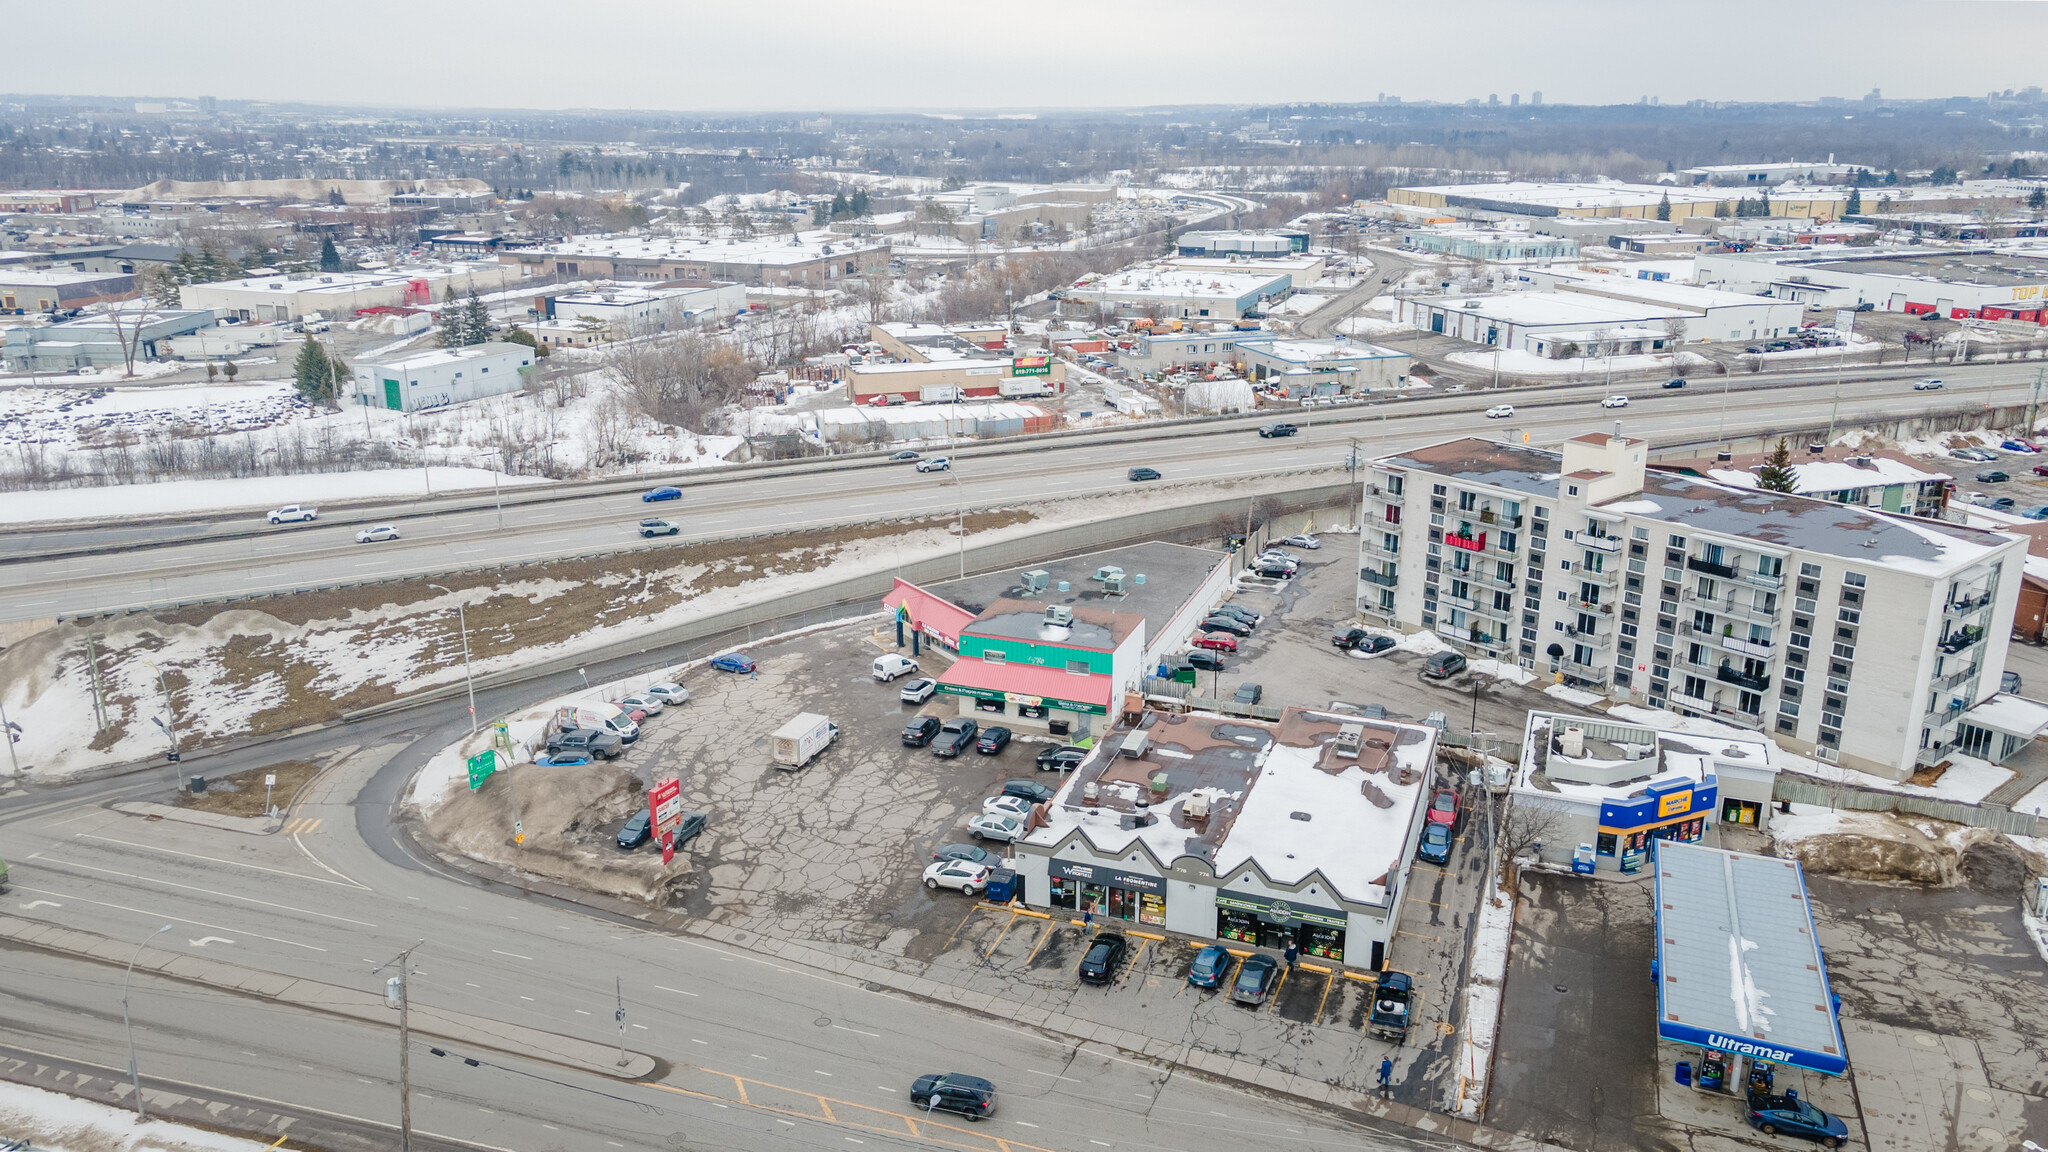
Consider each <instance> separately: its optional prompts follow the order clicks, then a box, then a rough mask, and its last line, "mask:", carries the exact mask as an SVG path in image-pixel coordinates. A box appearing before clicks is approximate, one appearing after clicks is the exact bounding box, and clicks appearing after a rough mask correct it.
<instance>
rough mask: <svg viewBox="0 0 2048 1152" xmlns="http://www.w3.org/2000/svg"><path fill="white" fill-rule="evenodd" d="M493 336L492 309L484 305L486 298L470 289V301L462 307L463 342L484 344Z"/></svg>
mask: <svg viewBox="0 0 2048 1152" xmlns="http://www.w3.org/2000/svg"><path fill="white" fill-rule="evenodd" d="M490 338H491V310H490V309H489V308H488V307H486V306H485V305H484V298H483V297H481V296H479V295H477V294H476V289H474V288H471V289H470V290H469V302H468V303H467V304H465V305H464V306H463V309H462V342H463V343H464V344H482V343H485V342H487V341H489V340H490Z"/></svg>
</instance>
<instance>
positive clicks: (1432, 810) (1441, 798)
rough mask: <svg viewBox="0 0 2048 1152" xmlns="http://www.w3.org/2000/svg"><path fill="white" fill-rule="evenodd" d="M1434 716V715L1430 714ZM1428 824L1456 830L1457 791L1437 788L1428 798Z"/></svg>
mask: <svg viewBox="0 0 2048 1152" xmlns="http://www.w3.org/2000/svg"><path fill="white" fill-rule="evenodd" d="M1431 715H1435V713H1431ZM1429 822H1430V823H1431V824H1442V825H1444V826H1445V827H1447V828H1449V829H1450V830H1451V831H1453V832H1456V831H1457V830H1458V790H1457V789H1456V788H1439V789H1437V790H1436V792H1435V794H1434V795H1432V796H1430V798H1429Z"/></svg>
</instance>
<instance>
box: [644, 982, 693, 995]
mask: <svg viewBox="0 0 2048 1152" xmlns="http://www.w3.org/2000/svg"><path fill="white" fill-rule="evenodd" d="M654 987H655V988H656V989H657V990H658V991H662V992H674V993H675V994H677V995H679V996H695V995H696V993H695V992H685V991H683V990H682V989H681V988H670V987H668V986H667V985H665V984H656V985H655V986H654Z"/></svg>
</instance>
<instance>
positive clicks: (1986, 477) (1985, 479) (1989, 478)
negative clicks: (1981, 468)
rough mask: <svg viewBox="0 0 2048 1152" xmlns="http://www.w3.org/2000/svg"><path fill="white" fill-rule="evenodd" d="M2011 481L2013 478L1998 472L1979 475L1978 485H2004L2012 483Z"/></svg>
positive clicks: (1980, 473)
mask: <svg viewBox="0 0 2048 1152" xmlns="http://www.w3.org/2000/svg"><path fill="white" fill-rule="evenodd" d="M2011 479H2012V477H2011V476H2008V475H2006V474H2005V473H2003V472H1998V471H1990V472H1979V473H1977V483H1979V484H2004V483H2007V482H2008V481H2010V480H2011Z"/></svg>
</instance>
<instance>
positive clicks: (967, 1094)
mask: <svg viewBox="0 0 2048 1152" xmlns="http://www.w3.org/2000/svg"><path fill="white" fill-rule="evenodd" d="M910 1102H911V1103H912V1104H915V1105H917V1106H918V1107H919V1108H922V1109H924V1110H925V1111H927V1112H957V1113H959V1114H960V1115H962V1116H965V1117H967V1118H968V1119H969V1120H983V1119H986V1118H988V1117H990V1116H993V1115H995V1114H996V1086H995V1085H993V1084H991V1083H989V1082H988V1081H986V1080H983V1079H982V1078H981V1077H979V1076H968V1075H966V1074H964V1073H960V1072H927V1073H925V1074H924V1075H922V1076H919V1077H918V1078H917V1079H916V1080H915V1081H914V1082H912V1084H911V1085H910Z"/></svg>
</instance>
